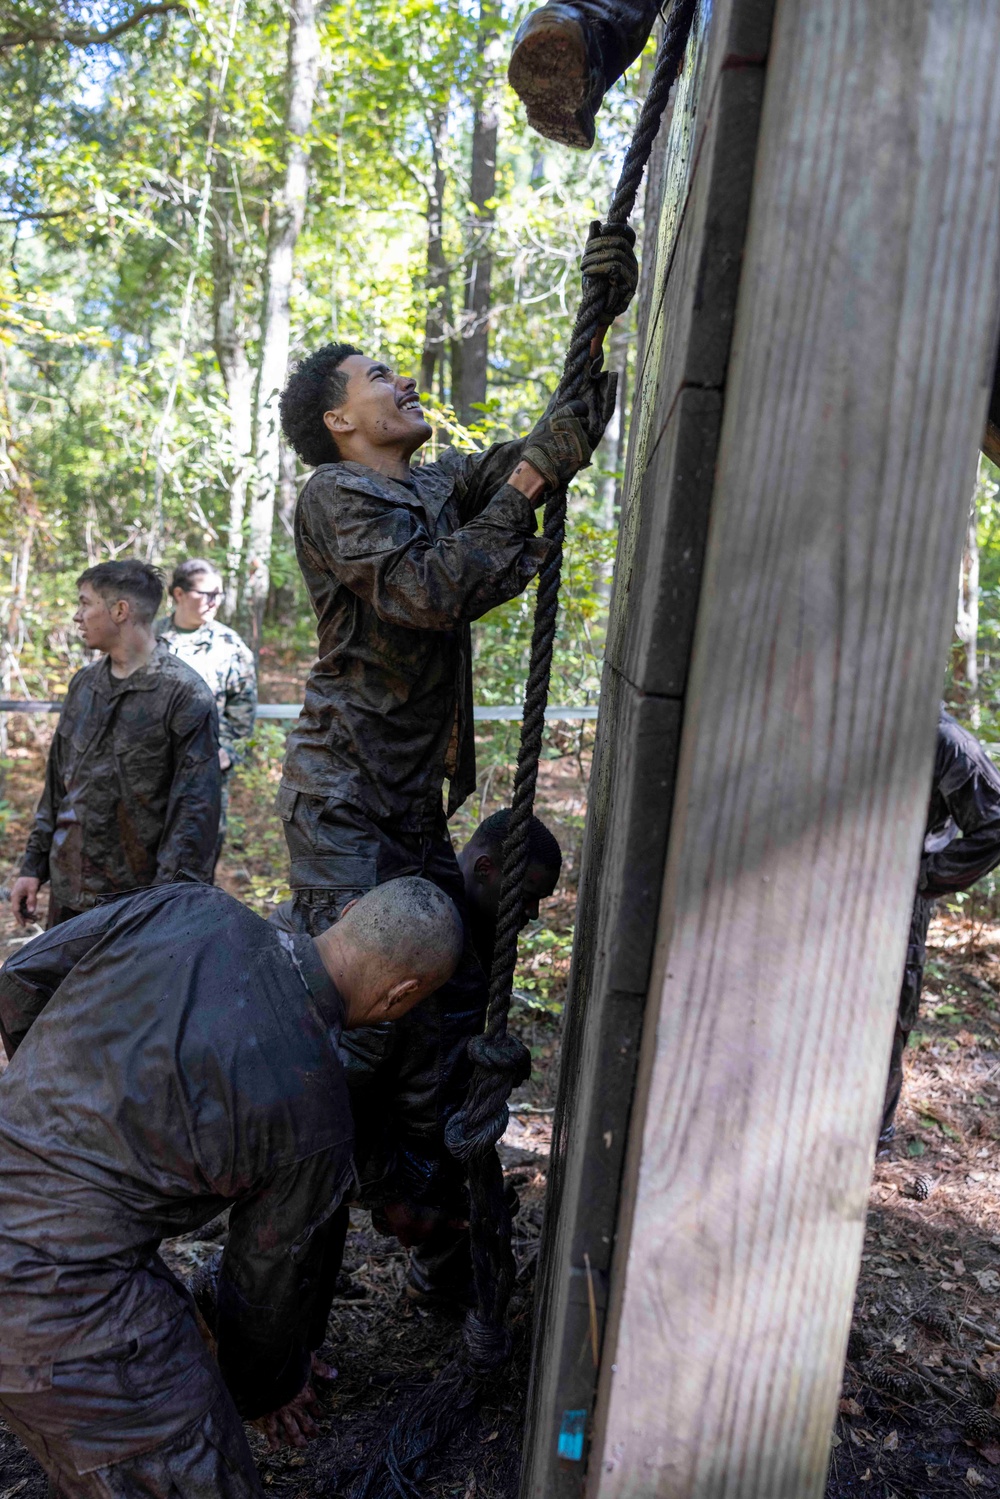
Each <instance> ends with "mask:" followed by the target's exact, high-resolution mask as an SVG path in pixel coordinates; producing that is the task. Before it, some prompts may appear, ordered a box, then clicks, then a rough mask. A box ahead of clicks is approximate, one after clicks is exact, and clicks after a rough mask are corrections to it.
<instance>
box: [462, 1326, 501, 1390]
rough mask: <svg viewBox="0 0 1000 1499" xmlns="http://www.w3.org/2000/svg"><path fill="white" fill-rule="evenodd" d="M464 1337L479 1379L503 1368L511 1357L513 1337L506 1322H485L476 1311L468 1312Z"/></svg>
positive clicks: (466, 1348) (470, 1365)
mask: <svg viewBox="0 0 1000 1499" xmlns="http://www.w3.org/2000/svg"><path fill="white" fill-rule="evenodd" d="M462 1339H463V1341H464V1343H465V1354H466V1359H467V1361H468V1364H469V1367H470V1369H471V1370H472V1373H473V1374H474V1375H476V1377H477V1378H479V1379H484V1378H485V1377H486V1375H488V1374H492V1372H493V1370H494V1369H499V1368H501V1366H502V1365H503V1364H505V1363H506V1362H507V1360H508V1359H509V1358H510V1350H511V1346H512V1344H513V1337H512V1336H511V1333H510V1330H509V1328H508V1327H507V1326H506V1325H505V1324H504V1323H500V1324H499V1325H498V1324H496V1323H491V1322H483V1321H482V1320H481V1319H480V1318H479V1317H477V1316H476V1314H475V1312H467V1313H466V1315H465V1322H464V1323H463V1325H462Z"/></svg>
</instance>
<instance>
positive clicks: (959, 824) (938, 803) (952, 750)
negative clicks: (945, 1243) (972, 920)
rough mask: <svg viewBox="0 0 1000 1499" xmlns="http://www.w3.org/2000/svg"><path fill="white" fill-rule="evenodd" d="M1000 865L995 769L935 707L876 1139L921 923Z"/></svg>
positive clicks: (897, 1056)
mask: <svg viewBox="0 0 1000 1499" xmlns="http://www.w3.org/2000/svg"><path fill="white" fill-rule="evenodd" d="M998 864H1000V772H998V771H997V769H996V767H995V766H994V764H993V762H992V760H990V758H989V756H988V755H987V753H986V751H985V750H984V749H983V747H982V745H981V744H980V743H979V741H978V740H977V739H976V738H975V736H974V735H972V734H970V733H969V731H968V729H963V728H962V726H961V724H959V723H957V722H956V721H955V719H954V718H952V716H951V714H950V713H947V712H945V710H944V708H942V709H941V710H940V714H939V717H938V736H937V750H936V753H935V756H934V780H933V784H932V788H931V800H930V806H929V808H928V811H927V825H926V830H925V835H924V851H923V855H922V857H921V860H920V878H919V881H918V885H917V895H916V899H915V900H914V903H913V915H912V918H911V921H910V937H909V942H908V943H907V948H906V966H905V968H904V970H903V985H902V989H901V991H900V996H899V1013H898V1015H897V1017H896V1033H895V1036H894V1038H893V1043H892V1058H891V1061H890V1064H889V1083H888V1087H887V1088H886V1095H885V1106H884V1111H883V1116H882V1130H881V1137H880V1138H881V1139H882V1142H883V1143H885V1144H888V1142H889V1140H891V1138H892V1131H893V1119H894V1117H895V1113H896V1107H897V1105H898V1103H899V1095H900V1092H901V1090H902V1086H903V1052H904V1050H905V1048H906V1043H907V1040H908V1039H909V1035H910V1032H911V1030H912V1029H913V1027H914V1026H915V1025H916V1023H917V1015H918V1012H919V1009H920V990H921V988H922V986H923V981H924V964H925V962H926V960H927V928H928V926H929V925H930V919H931V916H932V915H933V912H934V902H935V900H936V899H937V897H938V896H939V895H954V894H955V893H956V892H957V891H959V890H968V889H969V887H970V885H974V884H975V883H976V881H977V880H981V879H982V878H983V876H984V875H986V874H989V872H990V870H991V869H995V868H996V866H997V865H998Z"/></svg>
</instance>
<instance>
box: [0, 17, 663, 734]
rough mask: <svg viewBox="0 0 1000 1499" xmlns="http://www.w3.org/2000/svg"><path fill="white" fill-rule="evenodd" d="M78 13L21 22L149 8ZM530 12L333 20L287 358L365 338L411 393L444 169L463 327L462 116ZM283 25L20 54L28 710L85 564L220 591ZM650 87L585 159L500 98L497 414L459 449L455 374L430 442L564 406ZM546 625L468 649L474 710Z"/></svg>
mask: <svg viewBox="0 0 1000 1499" xmlns="http://www.w3.org/2000/svg"><path fill="white" fill-rule="evenodd" d="M15 9H17V7H15ZM77 9H78V10H79V15H77V12H76V11H74V10H73V7H72V5H70V7H69V9H66V8H65V7H62V8H60V7H54V6H52V5H50V4H49V3H48V0H37V3H36V4H35V5H34V8H33V9H32V8H31V7H29V8H28V10H26V11H25V12H24V14H25V15H27V16H28V18H29V19H31V20H32V23H33V24H34V22H35V21H38V22H39V24H41V23H42V22H45V21H46V18H48V20H49V21H51V19H52V17H53V16H56V15H57V13H58V14H59V15H62V16H63V17H64V18H69V19H70V20H72V19H73V18H74V17H76V19H77V20H79V19H80V17H83V18H84V20H86V21H87V22H88V23H89V24H94V25H100V26H107V25H111V24H113V23H114V22H115V21H116V20H120V19H121V18H122V17H123V16H125V15H127V14H128V13H129V8H128V6H126V5H119V4H118V3H117V0H103V3H99V4H95V5H86V6H82V5H81V6H80V7H77ZM29 12H30V14H29ZM518 18H519V17H518V16H517V15H515V14H514V13H513V12H509V11H506V10H504V11H501V10H500V9H499V8H497V7H496V6H495V5H493V4H492V0H481V3H480V4H479V5H467V4H460V5H455V4H454V0H372V3H370V4H365V5H359V4H357V3H356V0H332V3H331V4H330V5H328V6H327V7H325V8H324V9H323V11H322V12H321V23H320V25H321V38H320V40H321V69H320V88H319V94H318V98H317V104H316V109H315V113H314V116H313V121H312V127H311V130H310V134H309V145H310V170H311V186H310V194H309V205H308V211H307V216H306V221H305V224H304V226H303V231H302V234H301V236H300V239H299V242H298V247H297V253H296V275H295V281H294V285H293V292H292V342H293V352H295V353H300V352H302V351H305V350H308V349H310V348H312V347H314V346H315V345H316V344H317V343H319V342H322V341H325V340H327V339H330V338H341V339H350V340H352V341H355V342H357V343H359V344H361V345H362V346H363V347H366V348H370V349H372V350H373V351H381V352H382V353H383V354H384V355H385V356H386V357H387V358H388V359H389V360H391V361H392V362H393V363H395V364H396V365H397V366H398V367H400V368H402V369H404V370H406V371H408V372H414V373H416V372H417V370H418V368H419V365H420V359H421V351H422V348H423V340H424V328H425V318H426V315H427V311H428V299H429V297H431V296H436V295H438V293H431V292H429V291H428V278H427V268H428V267H427V254H428V249H427V245H428V211H429V208H428V205H429V193H430V190H431V187H432V185H433V180H434V171H435V166H437V167H439V168H440V170H441V172H442V173H443V183H444V221H443V229H442V236H443V244H444V253H445V256H446V259H447V264H448V277H449V288H448V296H449V297H450V298H451V301H452V302H453V303H454V304H455V305H456V306H459V307H460V306H461V299H462V276H463V265H464V261H463V256H464V255H465V253H466V249H467V238H468V233H469V229H468V225H469V207H468V192H469V187H468V181H469V152H470V140H471V124H472V111H473V108H474V106H475V105H476V103H477V102H478V101H479V100H481V98H482V94H483V89H484V88H485V86H486V84H487V82H488V79H489V70H490V69H493V70H494V73H495V75H496V76H498V77H499V76H500V74H501V72H502V66H503V59H504V58H505V56H506V53H507V51H508V50H509V44H510V40H511V37H512V34H513V29H514V26H515V24H516V21H517V19H518ZM234 23H235V24H234ZM286 31H287V10H286V7H285V6H284V4H283V3H279V0H193V3H191V4H190V5H188V6H186V7H184V8H182V9H179V10H177V11H176V12H174V13H172V14H169V15H162V16H158V17H156V18H154V19H152V20H149V21H147V22H145V23H143V24H141V25H139V26H136V27H135V28H133V29H132V30H130V31H128V32H127V33H125V34H124V35H122V36H121V37H120V38H119V39H118V41H117V42H116V43H115V45H114V46H113V47H99V48H74V47H71V46H67V45H61V44H57V45H50V46H40V47H31V46H28V47H19V48H15V49H14V50H12V51H8V52H6V53H0V85H2V86H0V131H2V132H3V136H4V151H3V152H2V153H0V239H2V240H3V242H4V244H3V255H2V256H0V265H2V267H3V269H2V270H0V353H3V354H4V370H3V380H2V384H0V437H2V439H3V440H2V445H0V526H2V534H3V536H4V538H5V545H4V555H5V558H6V563H7V566H5V568H4V570H3V574H2V575H0V576H2V578H3V581H0V628H2V627H3V624H4V621H5V620H6V621H9V620H10V619H11V618H12V617H16V618H15V623H16V628H15V629H14V632H13V635H11V649H12V651H13V654H14V656H15V657H16V658H17V661H18V662H19V669H20V671H21V673H22V675H23V679H24V684H25V685H26V686H27V688H28V689H29V690H30V691H32V692H45V691H53V690H56V688H57V687H58V686H59V685H60V684H61V683H63V682H64V681H65V679H66V678H67V677H68V675H69V674H70V673H71V671H72V670H73V669H74V668H75V666H76V665H78V664H79V652H78V651H77V650H76V648H75V646H74V645H73V644H72V635H73V632H72V628H71V627H70V626H69V623H68V619H67V617H66V615H67V613H68V612H69V605H70V603H71V601H72V586H71V585H72V579H73V578H74V577H75V575H76V573H77V572H78V571H79V570H80V569H81V568H82V567H84V566H86V565H88V564H89V563H91V562H94V561H96V560H98V559H99V558H101V557H107V556H114V555H121V554H128V553H135V554H138V555H142V556H151V557H153V558H156V559H163V560H164V561H165V562H168V563H169V562H172V561H173V560H174V559H175V557H176V556H177V555H178V554H183V553H188V554H191V553H200V554H205V555H208V556H209V557H210V558H212V559H213V560H214V561H215V562H216V564H217V565H219V566H220V567H222V568H224V567H225V564H226V553H227V527H228V524H229V515H230V502H231V490H232V486H233V483H234V476H235V475H236V473H237V470H238V468H239V464H240V459H239V455H238V453H237V450H236V448H235V446H234V437H233V428H232V422H231V418H230V405H229V401H228V399H227V391H226V388H225V385H224V382H223V378H222V372H221V369H220V366H219V362H218V358H217V352H216V347H215V336H214V329H213V307H214V306H215V305H216V304H217V302H218V298H219V295H220V284H221V283H220V280H219V274H220V273H219V261H218V256H217V254H216V248H217V247H216V246H215V245H214V243H213V236H214V234H215V231H218V233H219V234H223V231H224V232H225V234H228V236H229V243H230V245H231V249H232V255H233V262H234V266H235V283H234V286H233V306H234V325H235V326H236V328H237V330H238V333H239V337H240V338H241V339H242V340H243V344H244V347H245V352H246V357H247V360H248V362H249V365H250V367H251V369H252V368H253V366H254V361H255V359H256V358H257V353H258V341H259V323H260V310H261V305H262V297H263V290H264V288H263V267H264V261H265V255H266V249H267V242H268V232H269V225H270V222H271V212H272V205H273V199H274V194H275V191H276V188H277V185H278V183H279V181H280V178H281V172H282V164H283V160H284V149H285V142H284V140H283V136H282V129H283V127H282V119H283V114H282V110H283V102H282V101H283V97H284V90H285V66H286V61H285V58H286ZM491 38H492V41H491ZM487 43H489V46H488V45H487ZM491 49H492V50H491ZM634 82H635V80H634V78H633V79H632V80H631V87H625V86H623V87H620V88H619V89H617V90H616V91H614V93H613V95H612V97H611V99H610V100H609V103H608V105H607V107H606V109H605V110H604V111H603V112H602V116H601V140H600V141H599V144H598V148H597V149H596V150H595V151H594V152H592V153H589V154H582V153H574V152H570V151H565V150H561V149H560V148H557V147H552V146H550V145H548V144H547V143H546V142H544V141H542V140H541V139H540V138H539V137H537V136H535V135H534V134H533V133H532V132H530V131H528V130H527V128H526V126H525V125H524V123H523V118H522V116H521V114H520V106H519V105H518V104H517V102H516V100H515V99H514V96H513V95H512V94H511V93H510V91H509V90H506V89H504V90H502V91H501V96H500V133H499V141H500V145H499V152H498V161H497V190H496V199H495V202H494V204H493V210H494V211H495V215H496V221H495V227H494V228H493V230H492V238H491V248H492V253H493V268H492V292H493V307H492V311H491V321H490V369H489V389H488V395H487V399H486V401H485V403H482V409H481V416H480V419H479V420H477V421H476V423H475V424H474V425H473V426H472V427H471V428H460V427H459V426H458V424H457V423H456V422H455V419H454V414H453V412H452V411H451V409H450V406H449V404H448V403H449V402H450V400H451V398H452V392H451V389H450V386H449V383H448V382H449V377H448V375H447V366H446V367H445V370H444V374H443V375H442V377H441V388H439V389H437V390H436V391H435V393H434V394H435V397H436V400H437V402H438V405H437V412H438V419H439V420H438V439H437V441H438V442H440V441H442V440H449V441H455V442H459V443H462V444H470V445H482V444H484V443H486V442H489V441H492V440H494V439H496V438H503V437H509V436H510V435H511V434H512V433H517V432H520V431H523V430H524V428H525V426H526V425H527V424H528V423H529V422H530V421H531V420H532V419H533V418H534V416H535V415H536V414H537V412H538V410H539V409H540V407H541V406H542V405H544V403H545V401H546V400H547V397H548V394H549V392H550V391H551V389H552V388H553V386H554V384H555V382H556V380H557V378H558V373H559V369H560V366H561V359H562V353H563V350H564V348H565V345H566V342H567V339H568V336H569V331H570V327H571V323H572V315H573V311H574V308H575V302H576V297H577V292H578V287H579V272H578V259H579V254H580V251H581V249H582V245H583V242H584V239H585V236H586V229H587V225H588V223H589V221H590V220H591V219H592V218H593V217H595V216H596V215H598V214H599V213H600V211H601V209H602V207H603V205H604V204H605V203H606V200H607V197H608V194H609V191H610V187H611V185H612V181H613V178H614V175H615V172H616V168H617V165H618V163H619V161H620V157H621V152H622V149H623V145H624V142H625V139H626V137H627V134H628V132H629V130H630V128H631V125H632V123H633V121H634V118H635V112H636V100H635V98H634ZM442 122H443V129H442V128H440V127H441V126H442ZM203 210H204V211H203ZM189 283H190V287H191V296H190V299H189V300H188V301H186V292H185V288H186V287H187V286H188V285H189ZM186 307H187V308H188V311H189V316H188V317H187V322H185V321H184V320H185V316H186V314H185V308H186ZM434 451H435V449H434V447H433V445H432V447H431V450H430V453H429V456H431V457H433V456H434ZM4 455H6V459H7V460H8V462H7V464H6V468H5V466H4V464H5V456H4ZM612 461H616V460H612V459H607V460H606V461H605V468H604V469H603V470H601V469H600V468H598V467H595V469H592V470H590V471H589V473H588V474H587V475H585V476H584V477H583V478H582V479H581V481H580V482H579V483H578V484H577V486H576V487H575V490H574V494H573V498H572V503H571V529H570V544H569V547H568V551H567V573H566V585H565V590H564V600H563V616H562V620H561V622H560V629H559V633H558V647H557V656H556V661H555V665H554V676H553V696H554V698H560V699H563V700H565V701H570V702H590V701H593V700H594V695H595V693H596V691H597V688H598V683H599V677H600V661H601V653H602V649H603V634H604V616H605V611H606V601H607V586H606V584H607V577H608V574H609V569H610V559H611V556H612V553H613V548H614V539H615V513H614V498H613V491H614V485H615V475H614V474H613V473H609V472H608V464H610V463H611V462H612ZM4 475H5V476H6V481H7V482H6V488H3V476H4ZM299 477H300V480H301V478H302V477H303V476H301V475H300V476H299ZM287 519H288V516H287V512H286V515H285V521H282V520H281V519H280V518H279V520H278V521H277V523H276V526H275V549H274V555H273V563H272V600H271V605H270V612H269V623H268V628H269V629H270V631H271V633H272V636H273V637H274V638H276V639H280V640H281V641H282V642H283V643H285V644H290V643H294V644H296V645H297V646H298V647H299V648H302V649H304V648H306V646H307V645H308V643H309V641H310V639H311V637H312V633H313V629H314V625H313V621H312V618H311V615H310V611H309V609H308V605H307V601H306V599H305V597H304V593H303V590H302V586H301V581H300V578H299V573H298V568H297V566H296V563H295V557H294V552H293V549H292V546H291V542H290V538H289V534H288V530H287V525H286V524H285V522H287ZM25 537H27V538H28V543H29V546H28V559H27V560H28V573H29V574H30V582H29V584H28V586H27V593H26V596H25V597H24V598H22V599H20V600H19V599H18V592H19V589H20V591H21V592H22V593H24V589H25V573H24V570H23V569H20V570H19V565H17V564H15V563H14V562H13V559H14V556H15V554H16V552H17V549H18V547H19V545H20V544H21V543H22V542H23V541H24V539H25ZM60 600H61V601H62V602H60ZM530 608H531V600H530V598H525V599H522V600H516V601H514V603H512V604H510V605H508V606H506V608H505V609H502V610H498V611H496V612H495V614H494V615H491V616H490V617H489V618H488V619H487V620H485V621H483V622H482V623H481V624H480V625H479V627H478V628H477V632H476V634H477V639H476V668H477V698H478V700H479V701H482V702H486V703H492V702H497V701H506V702H509V701H517V699H518V697H519V695H520V691H521V689H522V686H523V681H524V676H525V672H526V663H527V651H528V642H529V639H530ZM8 634H10V630H8ZM8 667H9V663H8ZM9 675H10V672H9V670H8V671H7V676H9ZM510 742H512V741H510V736H508V744H509V743H510Z"/></svg>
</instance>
